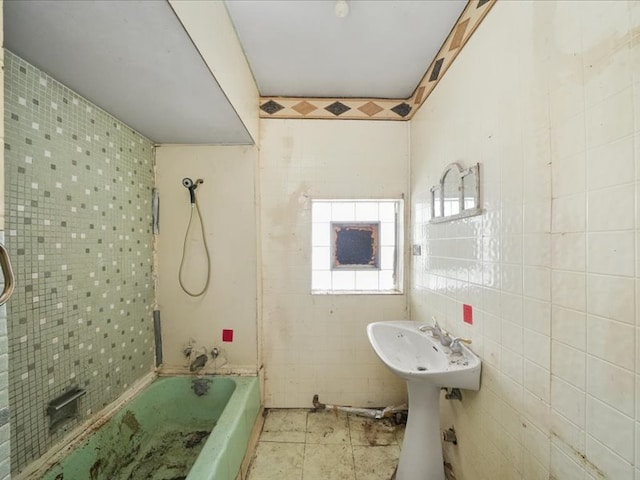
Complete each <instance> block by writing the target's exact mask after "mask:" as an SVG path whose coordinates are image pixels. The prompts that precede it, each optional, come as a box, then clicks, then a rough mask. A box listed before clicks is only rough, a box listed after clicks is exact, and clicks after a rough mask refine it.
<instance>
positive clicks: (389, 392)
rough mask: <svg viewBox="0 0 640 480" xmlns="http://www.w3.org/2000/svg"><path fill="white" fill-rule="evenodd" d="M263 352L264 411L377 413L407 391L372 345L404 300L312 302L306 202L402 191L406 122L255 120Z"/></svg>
mask: <svg viewBox="0 0 640 480" xmlns="http://www.w3.org/2000/svg"><path fill="white" fill-rule="evenodd" d="M260 149H261V152H260V190H261V229H262V258H263V261H262V268H263V272H262V273H263V284H264V287H263V306H264V307H263V315H262V318H263V325H262V326H263V333H262V337H261V338H262V342H263V343H262V349H263V357H262V360H263V363H264V368H265V377H266V380H265V404H266V406H267V407H310V406H311V405H312V399H313V395H314V394H316V393H317V394H319V396H320V401H322V402H325V403H331V404H346V405H359V406H368V405H369V406H381V405H386V404H390V403H397V402H400V401H402V400H403V399H404V398H405V396H406V389H405V387H404V385H403V383H402V382H400V381H399V380H398V379H397V378H395V377H393V376H392V375H391V374H390V373H389V372H388V371H387V370H386V369H385V368H384V366H383V365H382V363H381V362H380V361H379V360H378V359H377V357H376V356H375V354H374V353H373V351H372V350H371V347H370V345H369V343H368V340H367V336H366V331H365V327H366V325H367V324H368V323H369V322H372V321H376V320H382V319H402V318H406V317H407V313H406V295H311V294H310V289H311V266H310V264H311V255H310V252H311V199H314V198H398V197H400V196H401V195H406V194H407V192H408V124H407V123H404V122H358V121H339V122H332V121H323V120H273V119H270V120H264V121H261V144H260Z"/></svg>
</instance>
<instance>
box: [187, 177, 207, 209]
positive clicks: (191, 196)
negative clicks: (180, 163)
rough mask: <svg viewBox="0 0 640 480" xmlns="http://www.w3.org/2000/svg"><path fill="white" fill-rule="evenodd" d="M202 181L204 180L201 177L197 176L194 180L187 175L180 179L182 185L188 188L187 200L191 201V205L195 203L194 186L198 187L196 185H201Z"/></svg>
mask: <svg viewBox="0 0 640 480" xmlns="http://www.w3.org/2000/svg"><path fill="white" fill-rule="evenodd" d="M203 183H204V180H203V179H201V178H198V179H197V180H196V181H195V182H194V181H193V180H191V179H190V178H189V177H184V178H183V179H182V186H183V187H185V188H186V189H187V190H189V200H190V201H191V204H192V205H193V204H195V203H196V188H198V185H201V184H203Z"/></svg>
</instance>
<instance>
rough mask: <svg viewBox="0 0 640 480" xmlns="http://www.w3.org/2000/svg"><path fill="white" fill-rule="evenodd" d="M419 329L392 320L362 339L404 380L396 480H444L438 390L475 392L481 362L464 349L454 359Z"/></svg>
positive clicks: (410, 323) (376, 325) (372, 327)
mask: <svg viewBox="0 0 640 480" xmlns="http://www.w3.org/2000/svg"><path fill="white" fill-rule="evenodd" d="M420 327H424V324H420V323H417V322H413V321H406V320H397V321H388V322H375V323H370V324H369V325H367V336H368V337H369V342H370V343H371V346H372V347H373V349H374V350H375V352H376V354H377V355H378V357H380V360H382V362H383V363H384V364H385V365H386V366H387V367H388V368H389V369H390V370H391V371H392V372H393V373H395V374H396V375H398V376H400V377H402V378H404V379H405V380H406V382H407V389H408V392H409V416H408V419H407V430H406V432H405V436H404V442H403V444H402V448H401V450H400V461H399V463H398V470H397V473H396V480H444V478H445V477H444V466H443V460H442V444H441V443H440V406H439V402H440V389H441V388H442V387H447V388H464V389H469V390H478V389H479V388H480V359H479V358H478V357H477V356H476V355H475V354H474V353H473V352H472V351H471V350H469V349H468V348H466V347H465V346H464V345H461V347H462V348H461V351H460V352H459V353H453V352H451V350H450V349H449V348H448V347H444V346H442V345H441V344H440V341H439V340H438V339H437V338H435V337H433V336H432V335H431V333H429V332H423V331H421V330H420Z"/></svg>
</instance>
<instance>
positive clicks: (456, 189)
mask: <svg viewBox="0 0 640 480" xmlns="http://www.w3.org/2000/svg"><path fill="white" fill-rule="evenodd" d="M481 214H482V209H481V208H480V164H479V163H476V164H475V165H473V166H471V167H469V168H466V169H465V168H462V166H461V165H460V164H458V163H450V164H449V165H447V166H446V167H445V168H444V170H443V172H442V175H441V176H440V183H438V185H434V186H433V187H431V220H430V222H431V223H442V222H448V221H451V220H457V219H459V218H466V217H472V216H474V215H481Z"/></svg>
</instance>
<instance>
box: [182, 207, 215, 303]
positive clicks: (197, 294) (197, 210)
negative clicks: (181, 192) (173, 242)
mask: <svg viewBox="0 0 640 480" xmlns="http://www.w3.org/2000/svg"><path fill="white" fill-rule="evenodd" d="M194 200H195V201H194V202H193V203H192V204H191V215H190V216H189V224H188V225H187V231H186V232H185V234H184V244H183V245H182V259H181V260H180V270H179V272H178V281H179V282H180V287H181V288H182V290H184V293H186V294H187V295H189V296H191V297H200V296H202V295H203V294H204V292H206V291H207V288H209V278H210V277H211V258H210V256H209V247H207V236H206V235H205V233H204V222H203V221H202V215H201V214H200V206H199V205H198V197H196V196H195V195H194ZM194 212H195V213H196V215H197V216H198V219H199V220H200V231H201V232H202V243H203V244H204V251H205V254H206V255H207V281H206V282H205V284H204V287H202V290H200V291H199V292H192V291H191V290H189V289H188V288H187V287H185V285H184V282H183V281H182V272H183V270H184V259H185V256H186V255H187V241H188V238H189V231H190V230H191V224H192V223H193V213H194Z"/></svg>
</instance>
